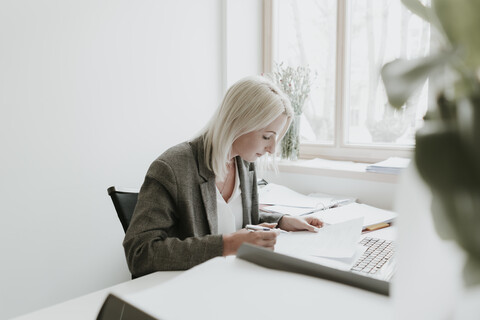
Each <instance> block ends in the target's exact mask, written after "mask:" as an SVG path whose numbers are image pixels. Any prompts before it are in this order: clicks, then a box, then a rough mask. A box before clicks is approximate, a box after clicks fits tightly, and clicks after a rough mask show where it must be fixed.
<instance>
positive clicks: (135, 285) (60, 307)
mask: <svg viewBox="0 0 480 320" xmlns="http://www.w3.org/2000/svg"><path fill="white" fill-rule="evenodd" d="M181 273H182V271H165V272H156V273H152V274H149V275H146V276H144V277H141V278H137V279H135V280H130V281H126V282H124V283H120V284H118V285H115V286H112V287H109V288H106V289H102V290H99V291H96V292H93V293H90V294H87V295H84V296H81V297H78V298H75V299H72V300H68V301H66V302H63V303H59V304H56V305H54V306H51V307H47V308H44V309H41V310H38V311H35V312H32V313H28V314H26V315H23V316H20V317H17V318H14V319H12V320H46V319H48V320H65V319H68V320H94V319H96V318H97V315H98V311H100V308H101V307H102V304H103V302H104V301H105V298H106V297H107V296H108V294H109V293H111V292H113V293H115V294H118V295H119V296H122V295H124V294H131V293H135V292H139V291H142V290H146V289H148V288H151V287H152V286H156V285H160V284H162V283H164V282H166V281H168V280H170V279H172V278H174V277H176V276H178V275H179V274H181Z"/></svg>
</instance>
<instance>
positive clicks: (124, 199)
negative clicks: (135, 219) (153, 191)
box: [107, 187, 138, 232]
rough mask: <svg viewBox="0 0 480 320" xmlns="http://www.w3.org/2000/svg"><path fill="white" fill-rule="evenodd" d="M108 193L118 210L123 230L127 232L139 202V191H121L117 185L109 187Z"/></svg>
mask: <svg viewBox="0 0 480 320" xmlns="http://www.w3.org/2000/svg"><path fill="white" fill-rule="evenodd" d="M107 192H108V195H109V196H110V197H111V198H112V201H113V205H114V206H115V210H116V211H117V215H118V218H119V219H120V222H121V223H122V227H123V231H125V232H127V228H128V225H129V224H130V220H132V216H133V211H134V210H135V205H136V204H137V199H138V192H131V191H119V190H116V189H115V187H110V188H108V189H107Z"/></svg>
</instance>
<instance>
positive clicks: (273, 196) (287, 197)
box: [258, 183, 324, 208]
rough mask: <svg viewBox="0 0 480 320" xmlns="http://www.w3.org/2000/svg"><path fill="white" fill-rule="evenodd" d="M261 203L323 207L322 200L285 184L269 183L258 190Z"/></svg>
mask: <svg viewBox="0 0 480 320" xmlns="http://www.w3.org/2000/svg"><path fill="white" fill-rule="evenodd" d="M258 197H259V203H260V204H271V205H281V206H290V207H300V208H317V207H319V208H323V207H324V204H323V203H322V200H321V199H319V198H315V197H309V196H306V195H304V194H301V193H298V192H295V191H293V190H291V189H289V188H287V187H285V186H281V185H278V184H274V183H269V184H267V185H266V186H265V187H263V188H261V189H259V190H258Z"/></svg>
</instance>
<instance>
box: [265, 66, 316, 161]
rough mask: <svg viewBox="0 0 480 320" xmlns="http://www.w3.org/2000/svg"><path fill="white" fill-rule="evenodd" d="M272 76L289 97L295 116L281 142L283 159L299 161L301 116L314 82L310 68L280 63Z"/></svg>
mask: <svg viewBox="0 0 480 320" xmlns="http://www.w3.org/2000/svg"><path fill="white" fill-rule="evenodd" d="M270 76H271V78H272V79H273V81H274V82H276V83H277V84H278V85H279V86H280V88H281V89H282V90H283V92H284V93H285V94H286V95H287V96H288V97H289V99H290V102H291V104H292V108H293V111H294V114H295V115H294V119H293V120H292V123H291V125H290V127H289V129H288V130H287V132H286V133H285V136H284V137H283V139H282V142H281V157H282V158H283V159H290V160H297V159H298V154H299V151H300V116H301V115H302V112H303V106H304V104H305V100H306V99H307V98H308V95H309V94H310V88H311V86H312V82H313V79H312V76H311V71H310V68H308V67H303V66H299V67H297V68H293V67H290V66H284V65H283V63H280V64H276V65H275V70H274V72H273V73H272V74H271V75H270Z"/></svg>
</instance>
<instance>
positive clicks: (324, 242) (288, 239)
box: [275, 218, 363, 258]
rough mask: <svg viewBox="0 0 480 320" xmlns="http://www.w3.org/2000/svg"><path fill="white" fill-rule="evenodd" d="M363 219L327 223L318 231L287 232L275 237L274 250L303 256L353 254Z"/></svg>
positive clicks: (343, 255)
mask: <svg viewBox="0 0 480 320" xmlns="http://www.w3.org/2000/svg"><path fill="white" fill-rule="evenodd" d="M362 225H363V219H362V218H357V219H353V220H349V221H345V222H342V223H338V224H333V225H327V226H324V227H323V228H321V229H320V230H319V231H318V232H308V231H300V232H288V233H281V234H280V235H279V236H278V237H277V243H276V244H275V252H279V253H284V254H293V255H301V256H302V255H304V256H319V257H331V258H349V257H352V256H353V255H354V254H355V251H356V248H357V243H358V239H359V238H360V234H361V232H362Z"/></svg>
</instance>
